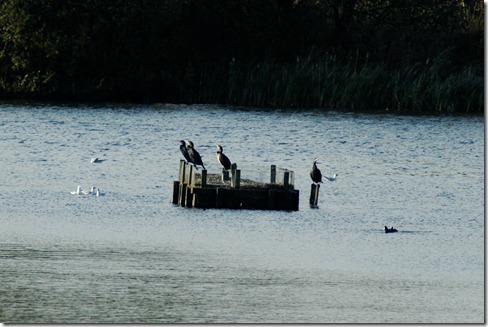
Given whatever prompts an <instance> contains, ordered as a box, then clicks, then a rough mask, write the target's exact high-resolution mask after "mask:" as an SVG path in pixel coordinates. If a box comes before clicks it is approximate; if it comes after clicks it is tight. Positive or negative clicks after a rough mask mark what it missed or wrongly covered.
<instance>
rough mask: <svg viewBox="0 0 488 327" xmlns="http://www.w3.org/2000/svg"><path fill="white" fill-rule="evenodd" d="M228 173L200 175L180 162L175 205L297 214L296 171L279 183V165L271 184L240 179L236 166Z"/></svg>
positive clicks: (273, 167)
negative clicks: (277, 177) (293, 212)
mask: <svg viewBox="0 0 488 327" xmlns="http://www.w3.org/2000/svg"><path fill="white" fill-rule="evenodd" d="M230 176H231V178H230V179H229V180H225V179H226V174H225V172H223V173H222V174H207V171H206V170H199V171H198V173H197V171H196V170H195V168H194V167H193V165H191V164H188V163H186V162H185V161H184V160H181V161H180V169H179V177H178V180H177V181H174V183H173V203H174V204H176V205H180V206H182V207H187V208H220V209H260V210H289V211H297V210H298V203H299V193H300V192H299V191H298V190H295V189H294V186H293V184H292V183H291V181H292V176H293V172H292V171H288V170H285V171H284V172H283V180H282V183H276V166H274V165H272V166H271V169H270V181H269V183H260V182H256V181H252V180H246V179H242V180H241V178H240V176H241V174H240V170H239V169H237V166H236V165H235V164H234V165H233V167H232V170H231V172H230Z"/></svg>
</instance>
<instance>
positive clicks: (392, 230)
mask: <svg viewBox="0 0 488 327" xmlns="http://www.w3.org/2000/svg"><path fill="white" fill-rule="evenodd" d="M396 232H398V230H396V229H395V228H393V226H391V228H388V227H386V226H385V233H396Z"/></svg>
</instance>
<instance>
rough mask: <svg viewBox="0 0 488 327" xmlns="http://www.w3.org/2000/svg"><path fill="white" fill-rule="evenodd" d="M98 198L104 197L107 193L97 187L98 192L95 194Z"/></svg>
mask: <svg viewBox="0 0 488 327" xmlns="http://www.w3.org/2000/svg"><path fill="white" fill-rule="evenodd" d="M95 195H96V196H104V195H105V192H102V191H100V189H99V188H98V187H97V191H96V193H95Z"/></svg>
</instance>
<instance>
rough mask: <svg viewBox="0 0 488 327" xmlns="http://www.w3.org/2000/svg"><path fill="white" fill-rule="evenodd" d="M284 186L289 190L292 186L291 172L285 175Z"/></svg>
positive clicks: (286, 172)
mask: <svg viewBox="0 0 488 327" xmlns="http://www.w3.org/2000/svg"><path fill="white" fill-rule="evenodd" d="M283 186H284V187H286V188H288V187H289V186H290V172H289V171H285V172H284V174H283Z"/></svg>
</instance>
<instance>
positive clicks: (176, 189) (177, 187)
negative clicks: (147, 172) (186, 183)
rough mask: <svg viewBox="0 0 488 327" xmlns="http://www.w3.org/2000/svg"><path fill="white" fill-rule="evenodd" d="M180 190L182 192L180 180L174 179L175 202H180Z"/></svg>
mask: <svg viewBox="0 0 488 327" xmlns="http://www.w3.org/2000/svg"><path fill="white" fill-rule="evenodd" d="M179 192H180V182H179V181H174V182H173V204H178V195H179Z"/></svg>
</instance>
